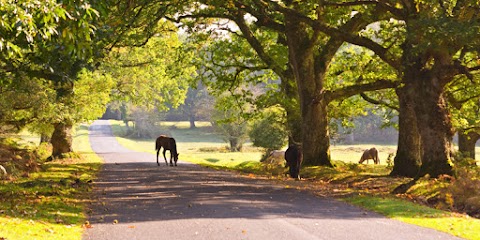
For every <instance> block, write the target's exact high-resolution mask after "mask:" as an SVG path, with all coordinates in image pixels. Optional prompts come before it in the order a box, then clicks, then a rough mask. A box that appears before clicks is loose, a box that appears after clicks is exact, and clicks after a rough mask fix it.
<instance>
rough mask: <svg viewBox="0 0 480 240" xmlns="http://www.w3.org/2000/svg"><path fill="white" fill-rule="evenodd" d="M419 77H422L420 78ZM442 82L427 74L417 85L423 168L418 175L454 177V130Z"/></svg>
mask: <svg viewBox="0 0 480 240" xmlns="http://www.w3.org/2000/svg"><path fill="white" fill-rule="evenodd" d="M419 76H422V74H420V75H419ZM439 82H440V80H439V79H438V77H437V76H435V75H433V74H424V75H423V77H421V78H417V79H416V81H415V89H416V90H415V94H414V101H415V103H416V104H415V108H414V109H415V115H416V117H417V126H418V129H419V132H420V137H421V141H422V165H421V167H420V171H419V175H418V176H424V175H426V174H429V175H430V176H431V177H438V176H439V175H442V174H448V175H452V173H453V172H452V162H451V156H452V138H453V128H452V124H451V121H450V114H449V112H448V109H447V105H446V102H445V99H444V96H443V93H444V89H443V86H442V84H439Z"/></svg>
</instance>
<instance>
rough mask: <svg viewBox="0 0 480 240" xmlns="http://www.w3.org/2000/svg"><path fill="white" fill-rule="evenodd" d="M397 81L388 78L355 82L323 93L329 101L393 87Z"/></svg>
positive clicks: (396, 84)
mask: <svg viewBox="0 0 480 240" xmlns="http://www.w3.org/2000/svg"><path fill="white" fill-rule="evenodd" d="M398 84H399V83H398V82H394V81H390V80H378V81H375V82H371V83H365V84H357V85H351V86H346V87H344V88H340V89H336V90H327V91H325V93H324V98H325V100H326V101H327V102H331V101H333V100H337V99H344V98H348V97H351V96H353V95H356V94H360V93H362V92H368V91H375V90H380V89H387V88H395V87H397V86H398Z"/></svg>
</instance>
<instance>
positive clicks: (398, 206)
mask: <svg viewBox="0 0 480 240" xmlns="http://www.w3.org/2000/svg"><path fill="white" fill-rule="evenodd" d="M345 201H347V202H349V203H352V204H355V205H359V206H362V207H364V208H366V209H369V210H372V211H375V212H378V213H381V214H382V215H385V216H387V217H389V218H392V219H396V220H399V221H402V222H406V223H410V224H415V225H418V226H423V227H427V228H433V229H437V230H439V231H442V232H447V233H450V234H453V235H455V236H458V237H462V238H465V239H472V240H478V239H480V220H479V219H473V218H470V217H467V216H463V215H459V214H454V213H451V212H445V211H440V210H436V209H433V208H429V207H424V206H421V205H418V204H414V203H411V202H408V201H405V200H401V199H395V198H382V197H371V196H356V197H350V198H346V199H345Z"/></svg>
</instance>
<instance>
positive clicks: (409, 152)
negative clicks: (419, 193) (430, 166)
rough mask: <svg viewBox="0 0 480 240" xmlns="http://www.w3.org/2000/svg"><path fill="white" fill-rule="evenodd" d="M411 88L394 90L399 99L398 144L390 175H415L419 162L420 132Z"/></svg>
mask: <svg viewBox="0 0 480 240" xmlns="http://www.w3.org/2000/svg"><path fill="white" fill-rule="evenodd" d="M413 91H414V89H412V88H408V87H402V88H399V89H397V90H396V92H397V96H398V100H399V116H398V125H399V131H398V144H397V154H396V155H395V159H394V165H393V170H392V172H391V173H390V175H391V176H404V177H415V176H417V174H418V170H419V169H420V164H421V144H420V134H419V132H418V128H417V122H416V117H415V111H414V102H413V101H412V97H411V94H412V92H413Z"/></svg>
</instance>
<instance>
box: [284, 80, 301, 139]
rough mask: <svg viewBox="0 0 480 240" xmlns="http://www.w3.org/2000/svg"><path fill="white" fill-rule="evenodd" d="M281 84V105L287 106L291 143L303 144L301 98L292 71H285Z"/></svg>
mask: <svg viewBox="0 0 480 240" xmlns="http://www.w3.org/2000/svg"><path fill="white" fill-rule="evenodd" d="M281 86H282V92H283V94H284V99H283V101H282V104H281V105H282V106H283V108H285V112H286V118H287V119H286V120H287V131H288V133H289V134H288V142H289V145H292V144H293V145H301V143H302V141H303V130H302V124H301V123H302V116H301V113H300V103H299V101H300V100H299V99H298V89H297V84H296V83H295V78H294V77H293V75H292V74H291V71H288V70H287V71H285V74H284V76H283V77H282V78H281Z"/></svg>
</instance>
